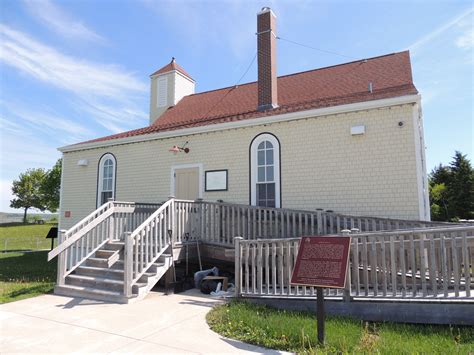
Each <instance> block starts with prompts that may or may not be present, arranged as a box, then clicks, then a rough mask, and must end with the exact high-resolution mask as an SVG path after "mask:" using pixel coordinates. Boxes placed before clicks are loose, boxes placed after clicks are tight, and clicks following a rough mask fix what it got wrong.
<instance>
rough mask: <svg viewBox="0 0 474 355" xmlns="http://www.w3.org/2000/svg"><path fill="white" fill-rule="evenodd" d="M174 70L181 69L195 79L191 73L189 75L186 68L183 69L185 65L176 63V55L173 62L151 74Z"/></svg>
mask: <svg viewBox="0 0 474 355" xmlns="http://www.w3.org/2000/svg"><path fill="white" fill-rule="evenodd" d="M172 70H176V71H179V72H180V73H182V74H184V75H186V76H187V77H188V78H190V79H192V80H194V79H193V78H192V77H191V75H189V74H188V73H187V72H186V70H184V69H183V67H182V66H181V65H179V64H178V63H176V60H175V59H174V57H173V58H172V59H171V62H169V63H168V64H166V65H165V66H164V67H163V68H161V69H158V70H157V71H156V72H154V73H153V74H151V75H150V76H153V75H157V74H163V73H168V72H170V71H172Z"/></svg>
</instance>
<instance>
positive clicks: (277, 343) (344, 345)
mask: <svg viewBox="0 0 474 355" xmlns="http://www.w3.org/2000/svg"><path fill="white" fill-rule="evenodd" d="M315 318H316V317H315V315H314V314H311V313H304V312H290V311H279V310H276V309H272V308H268V307H264V306H257V305H253V304H250V303H246V302H231V303H229V304H226V305H222V306H217V307H215V308H214V309H212V310H211V311H210V312H209V313H208V315H207V322H208V323H209V326H210V327H211V329H212V330H214V331H215V332H217V333H219V334H221V335H223V336H226V337H229V338H234V339H239V340H242V341H244V342H247V343H250V344H255V345H260V346H264V347H267V348H272V349H278V350H285V351H292V352H297V353H318V354H320V353H323V354H326V353H329V354H338V353H383V354H385V353H387V354H413V353H417V354H419V353H423V354H474V327H449V326H429V325H412V324H395V323H367V322H362V321H357V320H352V319H348V318H338V317H327V319H326V345H325V347H319V346H317V341H316V337H317V336H316V332H317V330H316V329H317V328H316V326H317V324H316V319H315Z"/></svg>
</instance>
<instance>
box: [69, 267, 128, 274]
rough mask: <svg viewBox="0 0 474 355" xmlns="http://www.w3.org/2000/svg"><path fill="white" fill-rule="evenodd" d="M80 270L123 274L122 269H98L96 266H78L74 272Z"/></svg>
mask: <svg viewBox="0 0 474 355" xmlns="http://www.w3.org/2000/svg"><path fill="white" fill-rule="evenodd" d="M80 269H86V270H95V271H104V272H113V273H117V274H123V269H110V268H106V267H98V266H89V265H84V266H79V267H78V268H77V269H76V270H80Z"/></svg>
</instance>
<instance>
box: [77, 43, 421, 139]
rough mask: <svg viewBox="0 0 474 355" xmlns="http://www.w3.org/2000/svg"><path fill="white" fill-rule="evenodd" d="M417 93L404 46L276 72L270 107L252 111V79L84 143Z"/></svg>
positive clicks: (254, 97) (187, 99) (192, 98)
mask: <svg viewBox="0 0 474 355" xmlns="http://www.w3.org/2000/svg"><path fill="white" fill-rule="evenodd" d="M170 64H172V63H170ZM170 64H168V66H169V65H170ZM165 68H166V67H165ZM369 82H372V87H373V90H372V93H370V92H369V90H368V88H369ZM417 93H418V91H417V89H416V88H415V86H414V85H413V79H412V74H411V65H410V56H409V52H408V51H405V52H400V53H394V54H388V55H384V56H380V57H375V58H370V59H365V60H359V61H355V62H350V63H346V64H340V65H335V66H331V67H326V68H321V69H315V70H310V71H306V72H301V73H297V74H291V75H285V76H280V77H278V104H279V107H278V108H276V109H273V110H267V111H263V112H261V111H258V110H257V83H256V82H252V83H248V84H243V85H239V86H237V87H228V88H224V89H219V90H213V91H207V92H202V93H197V94H193V95H189V96H185V97H184V98H183V99H182V100H181V101H180V102H179V103H178V104H177V105H176V106H174V107H171V108H169V109H168V110H167V111H166V112H165V113H163V114H162V116H161V117H159V118H158V119H157V120H156V121H155V122H154V123H153V124H152V125H150V126H148V127H144V128H140V129H136V130H133V131H128V132H124V133H119V134H114V135H111V136H107V137H102V138H98V139H94V140H90V141H88V142H84V143H91V142H99V141H106V140H111V139H117V138H124V137H131V136H137V135H144V134H149V133H156V132H163V131H172V130H177V129H182V128H190V127H197V126H205V125H211V124H216V123H224V122H232V121H240V120H247V119H252V118H257V117H263V116H271V115H277V114H282V113H288V112H296V111H304V110H309V109H315V108H323V107H329V106H337V105H343V104H350V103H356V102H364V101H371V100H378V99H384V98H391V97H397V96H404V95H412V94H417ZM79 144H81V143H79Z"/></svg>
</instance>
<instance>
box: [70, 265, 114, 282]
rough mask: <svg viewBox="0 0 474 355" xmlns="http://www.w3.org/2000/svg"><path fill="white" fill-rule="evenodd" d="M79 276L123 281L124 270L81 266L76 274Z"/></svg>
mask: <svg viewBox="0 0 474 355" xmlns="http://www.w3.org/2000/svg"><path fill="white" fill-rule="evenodd" d="M75 273H76V274H77V275H85V276H96V277H102V278H107V279H114V280H123V269H112V268H104V267H95V266H79V267H78V268H77V269H76V272H75Z"/></svg>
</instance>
